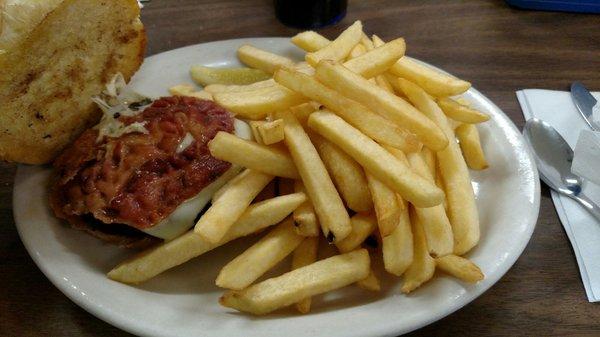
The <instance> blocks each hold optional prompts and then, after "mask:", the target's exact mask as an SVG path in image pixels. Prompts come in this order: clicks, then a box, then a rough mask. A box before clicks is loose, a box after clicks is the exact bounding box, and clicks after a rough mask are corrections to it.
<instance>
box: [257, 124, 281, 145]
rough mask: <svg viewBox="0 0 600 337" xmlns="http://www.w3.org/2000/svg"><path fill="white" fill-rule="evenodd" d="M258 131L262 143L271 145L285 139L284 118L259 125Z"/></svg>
mask: <svg viewBox="0 0 600 337" xmlns="http://www.w3.org/2000/svg"><path fill="white" fill-rule="evenodd" d="M258 133H259V134H260V138H261V140H262V143H263V144H265V145H271V144H275V143H279V142H280V141H282V140H283V137H284V136H283V120H282V119H276V120H274V121H269V122H265V123H262V124H260V125H258Z"/></svg>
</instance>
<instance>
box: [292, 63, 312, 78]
mask: <svg viewBox="0 0 600 337" xmlns="http://www.w3.org/2000/svg"><path fill="white" fill-rule="evenodd" d="M291 69H293V70H295V71H298V72H301V73H303V74H305V75H309V76H314V75H315V68H313V67H312V66H311V65H310V64H308V63H306V62H299V63H296V64H295V65H294V66H293V67H291Z"/></svg>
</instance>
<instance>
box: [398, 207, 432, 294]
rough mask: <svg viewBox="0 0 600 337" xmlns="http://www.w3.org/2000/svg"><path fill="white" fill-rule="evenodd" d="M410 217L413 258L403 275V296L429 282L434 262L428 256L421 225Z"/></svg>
mask: <svg viewBox="0 0 600 337" xmlns="http://www.w3.org/2000/svg"><path fill="white" fill-rule="evenodd" d="M412 215H413V214H411V222H412V230H413V238H414V254H413V256H414V258H413V262H412V263H411V265H410V267H408V269H406V272H405V273H404V282H403V283H402V288H401V291H402V292H403V293H405V294H408V293H410V292H411V291H413V290H415V289H417V288H418V287H420V286H421V285H422V284H423V283H425V282H427V281H429V280H430V279H431V278H432V277H433V274H434V272H435V260H434V259H433V258H432V257H431V256H430V255H429V249H428V248H427V239H426V238H425V232H424V231H423V227H422V224H421V223H420V222H419V221H418V220H416V219H415V220H413V216H412Z"/></svg>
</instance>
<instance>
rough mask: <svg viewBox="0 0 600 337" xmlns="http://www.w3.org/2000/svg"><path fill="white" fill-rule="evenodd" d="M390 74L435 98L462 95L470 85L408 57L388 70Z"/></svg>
mask: <svg viewBox="0 0 600 337" xmlns="http://www.w3.org/2000/svg"><path fill="white" fill-rule="evenodd" d="M389 71H390V73H392V74H394V75H396V76H399V77H402V78H405V79H407V80H409V81H411V82H413V83H416V84H417V85H419V86H420V87H421V88H423V89H424V90H425V91H427V93H429V94H430V95H433V96H436V97H446V96H454V95H459V94H462V93H463V92H465V91H467V90H469V88H470V87H471V83H469V82H467V81H463V80H460V79H458V78H456V77H453V76H450V75H447V74H444V73H441V72H439V71H437V70H435V69H433V68H430V67H428V66H425V65H422V64H420V63H418V62H416V61H414V60H412V59H410V58H408V57H406V56H405V57H403V58H401V59H400V60H398V62H396V63H395V64H394V65H392V67H391V68H390V70H389Z"/></svg>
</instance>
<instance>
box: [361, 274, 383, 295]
mask: <svg viewBox="0 0 600 337" xmlns="http://www.w3.org/2000/svg"><path fill="white" fill-rule="evenodd" d="M356 285H358V286H359V287H361V288H363V289H365V290H369V291H381V285H380V284H379V278H377V275H375V272H374V271H373V269H371V272H369V276H367V278H366V279H364V280H360V281H358V282H356Z"/></svg>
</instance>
